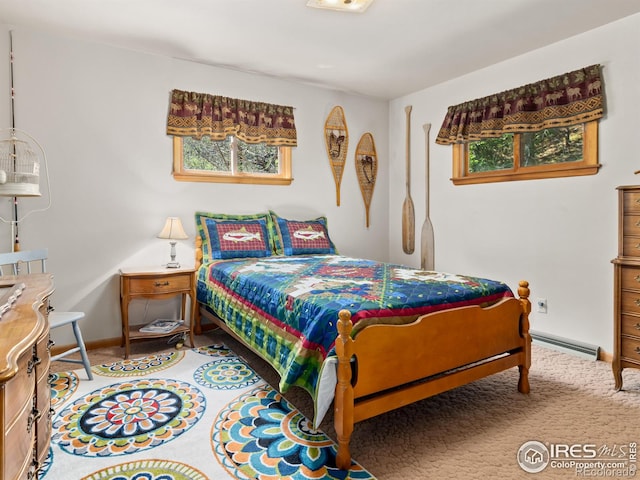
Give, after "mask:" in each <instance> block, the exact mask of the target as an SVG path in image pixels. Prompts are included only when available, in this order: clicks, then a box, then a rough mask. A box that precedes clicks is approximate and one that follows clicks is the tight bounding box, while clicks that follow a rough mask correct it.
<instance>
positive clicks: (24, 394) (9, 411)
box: [3, 349, 36, 425]
mask: <svg viewBox="0 0 640 480" xmlns="http://www.w3.org/2000/svg"><path fill="white" fill-rule="evenodd" d="M31 352H32V350H31V349H28V350H27V351H26V352H25V353H24V354H23V355H22V356H20V358H19V359H18V369H19V370H18V373H17V374H16V375H15V376H14V377H13V378H12V379H11V380H9V381H8V382H7V383H5V384H4V391H5V404H4V409H3V410H4V425H11V424H13V422H15V419H16V416H17V415H18V414H19V412H21V411H23V410H24V409H25V405H26V404H29V405H32V403H33V396H34V394H33V392H34V391H35V386H36V380H35V378H36V372H35V368H34V367H31V362H30V360H32V358H33V354H32V353H31ZM28 368H31V369H32V372H31V373H27V369H28ZM29 410H31V408H29Z"/></svg>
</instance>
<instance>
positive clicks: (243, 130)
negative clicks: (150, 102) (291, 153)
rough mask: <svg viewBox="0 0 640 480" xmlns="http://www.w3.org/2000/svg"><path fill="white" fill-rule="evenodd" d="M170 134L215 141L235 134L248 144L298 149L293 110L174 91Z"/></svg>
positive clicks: (169, 127)
mask: <svg viewBox="0 0 640 480" xmlns="http://www.w3.org/2000/svg"><path fill="white" fill-rule="evenodd" d="M167 134H168V135H175V136H180V137H195V138H201V137H202V136H209V137H211V139H212V140H224V139H225V138H226V137H227V136H228V135H235V136H236V137H237V138H238V139H240V140H242V141H243V142H246V143H263V142H264V143H266V144H267V145H277V146H287V147H295V146H297V135H296V125H295V122H294V119H293V107H287V106H281V105H272V104H269V103H261V102H253V101H249V100H240V99H236V98H229V97H222V96H219V95H209V94H206V93H195V92H185V91H182V90H173V91H172V92H171V104H170V105H169V116H168V119H167Z"/></svg>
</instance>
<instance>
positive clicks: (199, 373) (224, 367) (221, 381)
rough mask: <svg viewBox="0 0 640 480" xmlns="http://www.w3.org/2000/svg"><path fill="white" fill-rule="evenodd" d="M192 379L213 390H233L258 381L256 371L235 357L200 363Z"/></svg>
mask: <svg viewBox="0 0 640 480" xmlns="http://www.w3.org/2000/svg"><path fill="white" fill-rule="evenodd" d="M193 379H194V380H195V381H196V382H197V383H198V385H200V386H202V387H206V388H211V389H213V390H234V389H239V388H244V387H249V386H251V385H253V384H254V383H256V382H258V381H260V377H259V376H258V375H257V374H256V372H254V371H253V370H252V369H251V368H250V367H249V366H248V365H247V364H246V363H244V362H242V361H241V360H239V359H238V358H237V357H236V358H223V359H221V360H216V361H213V362H210V363H206V364H204V365H201V366H200V367H198V368H197V369H196V371H195V372H194V373H193Z"/></svg>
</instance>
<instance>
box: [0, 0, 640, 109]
mask: <svg viewBox="0 0 640 480" xmlns="http://www.w3.org/2000/svg"><path fill="white" fill-rule="evenodd" d="M307 1H308V0H177V1H176V0H0V23H4V24H8V25H10V26H13V27H19V26H28V27H33V28H36V29H39V30H40V29H41V30H47V31H52V32H57V33H59V34H62V35H65V36H70V37H73V38H79V39H84V40H90V41H95V42H100V43H105V44H109V45H113V46H118V47H123V48H127V49H130V50H136V51H141V52H147V53H153V54H158V55H165V56H169V57H174V58H179V59H185V60H192V61H196V62H201V63H204V64H209V65H216V66H221V67H225V68H232V69H236V70H241V71H246V72H253V73H260V74H264V75H269V76H276V77H280V78H283V79H288V80H291V81H294V82H302V83H305V84H311V85H316V86H323V87H328V88H332V89H337V90H341V91H345V92H349V93H356V94H361V95H366V96H372V97H377V98H382V99H391V98H396V97H399V96H403V95H406V94H408V93H411V92H415V91H418V90H421V89H423V88H427V87H429V86H432V85H435V84H438V83H440V82H443V81H446V80H449V79H451V78H455V77H458V76H460V75H464V74H466V73H468V72H471V71H474V70H477V69H480V68H483V67H486V66H489V65H492V64H494V63H497V62H500V61H502V60H505V59H507V58H510V57H514V56H517V55H520V54H522V53H525V52H528V51H531V50H534V49H537V48H540V47H543V46H545V45H548V44H551V43H554V42H557V41H560V40H563V39H566V38H568V37H571V36H573V35H576V34H579V33H581V32H584V31H587V30H591V29H593V28H596V27H598V26H600V25H604V24H606V23H610V22H612V21H615V20H618V19H620V18H623V17H625V16H629V15H633V14H635V13H637V12H640V1H635V0H562V1H558V0H374V2H373V4H372V5H371V6H370V7H369V8H368V9H367V10H366V11H365V12H364V13H343V12H336V11H331V10H318V9H315V8H309V7H307V6H306V4H307ZM603 60H604V59H603Z"/></svg>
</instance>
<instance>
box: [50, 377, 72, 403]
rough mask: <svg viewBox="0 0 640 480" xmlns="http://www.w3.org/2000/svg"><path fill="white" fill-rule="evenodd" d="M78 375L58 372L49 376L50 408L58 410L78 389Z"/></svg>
mask: <svg viewBox="0 0 640 480" xmlns="http://www.w3.org/2000/svg"><path fill="white" fill-rule="evenodd" d="M78 381H79V379H78V375H77V374H76V373H75V372H60V373H52V374H51V375H49V385H50V386H51V407H52V408H53V409H54V410H58V409H59V408H60V406H61V405H62V404H63V403H64V402H66V401H67V400H68V399H69V398H70V397H71V395H73V394H74V392H75V391H76V390H77V389H78Z"/></svg>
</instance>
